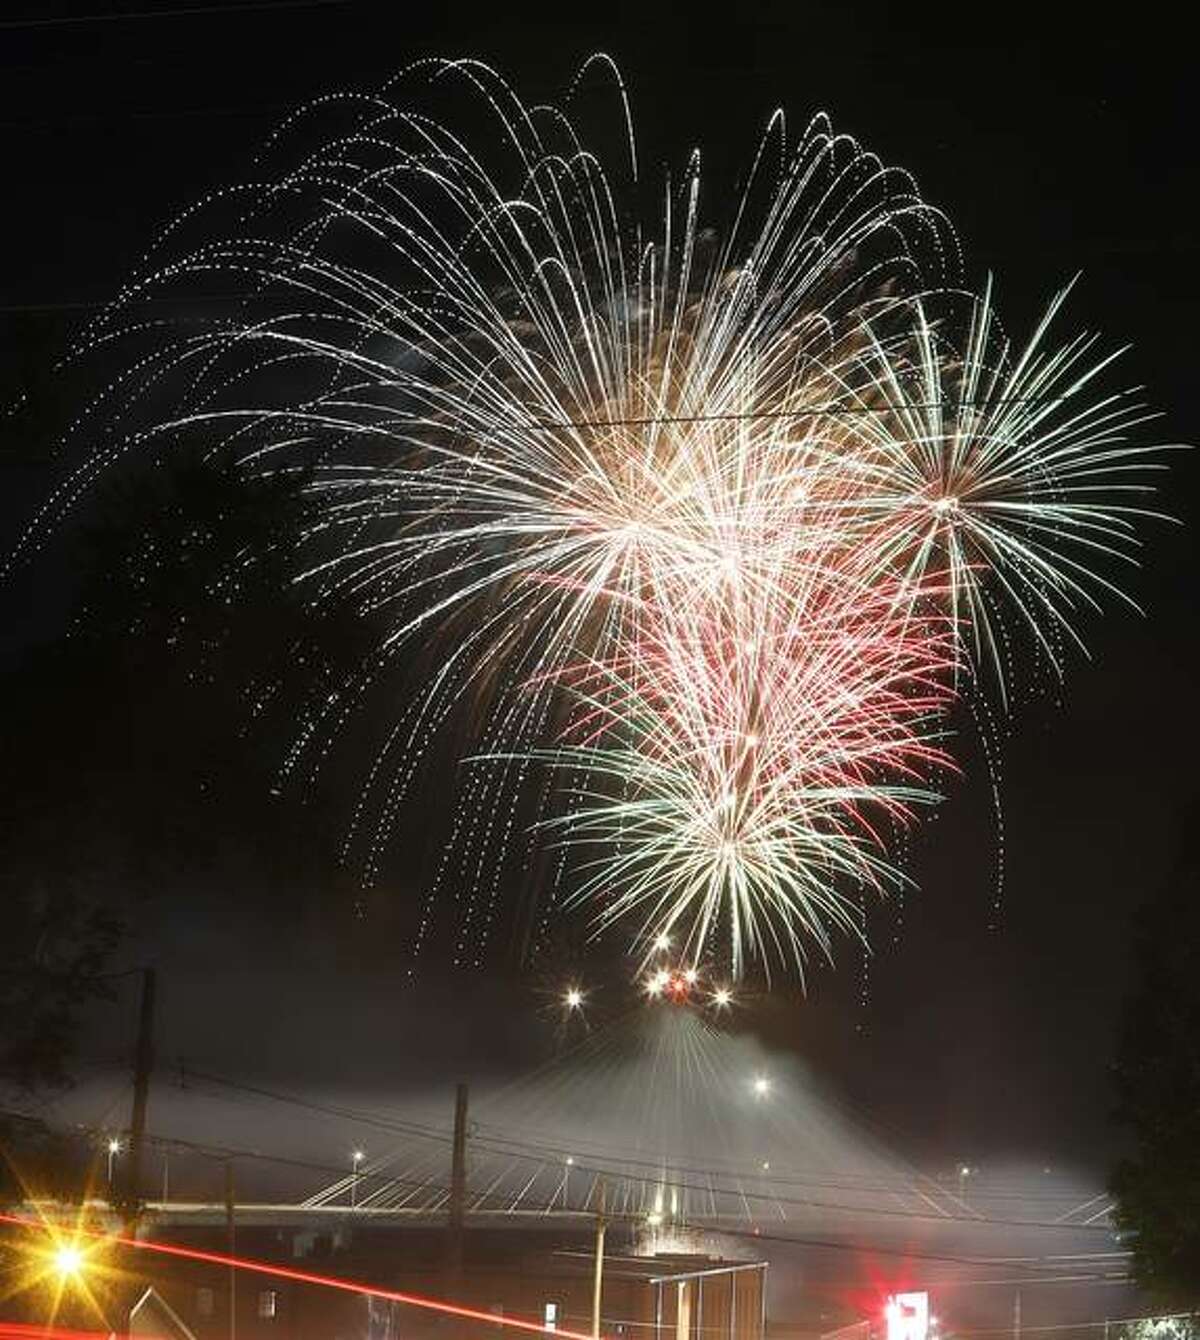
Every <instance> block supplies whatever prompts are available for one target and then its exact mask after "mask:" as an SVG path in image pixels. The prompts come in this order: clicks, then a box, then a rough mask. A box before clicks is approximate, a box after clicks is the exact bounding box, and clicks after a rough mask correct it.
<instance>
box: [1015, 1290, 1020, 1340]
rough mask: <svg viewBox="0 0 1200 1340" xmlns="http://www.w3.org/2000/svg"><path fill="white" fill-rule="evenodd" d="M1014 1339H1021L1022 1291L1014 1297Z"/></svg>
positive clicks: (1018, 1291)
mask: <svg viewBox="0 0 1200 1340" xmlns="http://www.w3.org/2000/svg"><path fill="white" fill-rule="evenodd" d="M1013 1340H1021V1291H1020V1289H1018V1290H1017V1292H1016V1295H1015V1297H1014V1298H1013Z"/></svg>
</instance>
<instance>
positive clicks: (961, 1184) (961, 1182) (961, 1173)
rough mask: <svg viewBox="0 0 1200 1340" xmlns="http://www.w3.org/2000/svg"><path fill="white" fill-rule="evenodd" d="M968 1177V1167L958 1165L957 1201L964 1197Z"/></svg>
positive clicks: (969, 1173) (969, 1170)
mask: <svg viewBox="0 0 1200 1340" xmlns="http://www.w3.org/2000/svg"><path fill="white" fill-rule="evenodd" d="M970 1175H971V1169H970V1167H969V1166H968V1165H967V1164H965V1163H963V1164H960V1165H959V1169H958V1198H959V1200H962V1199H963V1197H964V1196H965V1195H966V1191H967V1178H968V1177H970Z"/></svg>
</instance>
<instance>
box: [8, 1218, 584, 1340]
mask: <svg viewBox="0 0 1200 1340" xmlns="http://www.w3.org/2000/svg"><path fill="white" fill-rule="evenodd" d="M0 1223H3V1224H12V1225H14V1226H15V1227H18V1228H23V1229H26V1230H29V1231H34V1232H36V1231H38V1229H39V1227H40V1226H39V1225H38V1224H37V1223H35V1222H33V1221H31V1220H29V1219H22V1218H21V1217H20V1216H19V1215H14V1214H2V1213H0ZM72 1232H73V1234H74V1235H75V1236H78V1237H86V1238H95V1239H99V1240H103V1241H105V1242H108V1243H111V1244H114V1245H117V1246H121V1247H129V1248H132V1249H134V1250H136V1251H141V1252H153V1253H155V1254H157V1255H160V1256H172V1257H178V1258H180V1259H182V1260H186V1261H202V1262H204V1263H206V1264H207V1265H214V1266H225V1267H230V1266H232V1267H233V1268H234V1269H235V1270H246V1271H251V1272H253V1273H254V1274H257V1275H267V1276H269V1277H270V1278H272V1279H281V1280H291V1281H292V1282H293V1283H296V1284H313V1285H317V1286H318V1287H320V1288H325V1289H337V1290H340V1291H341V1292H342V1293H353V1294H362V1295H366V1296H369V1297H371V1298H382V1299H384V1300H385V1301H387V1302H391V1303H403V1304H405V1305H406V1306H408V1307H419V1308H424V1309H425V1310H426V1311H429V1312H441V1313H444V1314H445V1315H447V1316H451V1317H463V1318H466V1319H467V1320H468V1321H483V1322H487V1323H488V1325H489V1326H505V1327H508V1328H509V1329H511V1330H517V1331H526V1332H530V1333H532V1334H534V1335H551V1334H552V1335H554V1336H555V1337H556V1340H558V1338H561V1340H592V1336H591V1335H585V1334H584V1333H583V1332H582V1331H568V1330H565V1329H563V1328H562V1327H561V1326H559V1327H548V1326H544V1325H542V1323H541V1322H536V1321H526V1320H524V1319H523V1318H521V1317H506V1316H500V1315H498V1314H497V1313H495V1312H484V1311H482V1310H480V1309H479V1308H474V1307H464V1306H463V1305H462V1304H461V1303H448V1302H446V1301H444V1300H443V1299H440V1298H426V1297H424V1296H423V1295H422V1294H414V1293H403V1292H401V1291H400V1290H399V1289H380V1288H377V1287H376V1286H375V1285H373V1284H365V1283H362V1282H360V1281H356V1280H344V1279H339V1278H338V1277H337V1276H336V1275H317V1274H315V1273H313V1272H312V1271H309V1270H296V1269H294V1268H293V1267H291V1266H278V1265H272V1264H270V1262H267V1261H255V1260H253V1259H252V1258H250V1257H243V1256H229V1255H227V1254H226V1253H224V1252H207V1251H204V1250H202V1249H201V1248H198V1247H183V1246H180V1245H179V1244H178V1243H174V1242H151V1241H148V1240H145V1239H142V1238H126V1237H121V1236H120V1235H118V1234H110V1233H102V1232H100V1231H99V1230H98V1229H86V1228H81V1229H74V1230H72ZM4 1324H5V1323H0V1326H2V1325H4ZM38 1333H39V1334H41V1333H42V1332H41V1331H39V1332H38ZM48 1334H52V1333H48ZM0 1340H3V1337H2V1336H0Z"/></svg>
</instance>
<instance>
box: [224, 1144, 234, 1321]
mask: <svg viewBox="0 0 1200 1340" xmlns="http://www.w3.org/2000/svg"><path fill="white" fill-rule="evenodd" d="M236 1206H237V1199H236V1195H235V1189H234V1184H233V1160H232V1159H226V1160H225V1251H226V1253H227V1254H228V1255H229V1257H230V1258H232V1257H234V1256H236V1255H237V1225H236V1220H235V1214H236ZM229 1340H237V1267H236V1266H235V1265H233V1264H232V1260H231V1263H230V1266H229Z"/></svg>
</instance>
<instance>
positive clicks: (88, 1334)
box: [0, 1321, 112, 1340]
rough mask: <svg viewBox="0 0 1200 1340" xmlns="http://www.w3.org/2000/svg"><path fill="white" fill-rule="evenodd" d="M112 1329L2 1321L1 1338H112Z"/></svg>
mask: <svg viewBox="0 0 1200 1340" xmlns="http://www.w3.org/2000/svg"><path fill="white" fill-rule="evenodd" d="M111 1336H112V1331H79V1330H72V1329H71V1328H70V1327H68V1326H49V1325H46V1324H45V1323H43V1322H26V1321H0V1340H110V1337H111Z"/></svg>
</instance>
